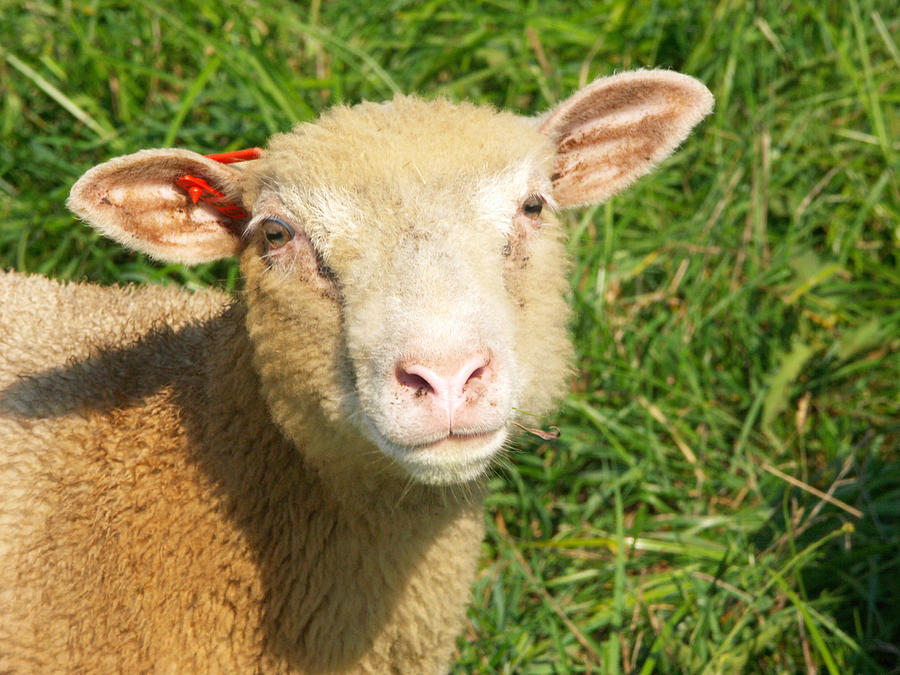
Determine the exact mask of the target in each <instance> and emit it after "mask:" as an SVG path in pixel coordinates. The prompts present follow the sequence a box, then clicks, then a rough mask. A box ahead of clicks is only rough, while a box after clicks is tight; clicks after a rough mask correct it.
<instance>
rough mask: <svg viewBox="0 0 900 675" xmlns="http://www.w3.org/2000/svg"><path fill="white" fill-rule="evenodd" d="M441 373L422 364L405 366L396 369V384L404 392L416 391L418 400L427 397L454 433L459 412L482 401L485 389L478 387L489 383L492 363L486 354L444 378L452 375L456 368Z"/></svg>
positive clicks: (477, 355)
mask: <svg viewBox="0 0 900 675" xmlns="http://www.w3.org/2000/svg"><path fill="white" fill-rule="evenodd" d="M440 370H441V371H442V372H438V370H437V369H435V368H429V367H428V366H426V365H424V364H421V363H403V364H400V365H398V366H397V371H396V375H397V382H398V383H399V384H400V387H401V389H406V390H407V391H409V390H412V391H414V392H415V396H416V398H421V397H424V396H428V397H429V398H430V399H431V401H430V405H431V406H433V408H434V409H435V410H434V413H436V414H437V415H440V416H442V417H444V418H445V420H446V423H447V424H448V425H449V427H450V429H453V426H454V422H455V421H456V418H457V411H459V409H460V408H462V407H464V406H465V405H466V404H467V403H469V404H471V403H474V402H475V401H476V400H477V399H479V398H480V397H481V394H482V392H483V391H484V387H483V386H477V385H478V384H479V383H482V382H484V381H486V380H488V379H490V376H491V374H492V367H491V359H490V357H489V356H487V355H485V354H475V355H473V356H471V357H469V358H468V359H466V360H465V361H464V362H463V363H462V365H460V366H459V367H457V368H455V371H456V372H451V374H449V375H445V374H443V373H444V372H445V371H446V370H451V371H453V370H454V367H453V366H451V367H450V368H441V369H440ZM423 403H424V402H423Z"/></svg>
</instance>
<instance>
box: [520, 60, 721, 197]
mask: <svg viewBox="0 0 900 675" xmlns="http://www.w3.org/2000/svg"><path fill="white" fill-rule="evenodd" d="M712 107H713V96H712V94H711V93H710V92H709V90H708V89H707V88H706V87H704V86H703V85H702V84H701V83H700V82H698V81H697V80H695V79H694V78H692V77H688V76H687V75H682V74H680V73H675V72H671V71H667V70H638V71H634V72H629V73H622V74H620V75H613V76H612V77H605V78H602V79H599V80H596V81H595V82H592V83H591V84H589V85H587V86H586V87H584V88H582V89H580V90H579V91H577V92H576V93H575V94H573V95H572V96H571V97H570V98H568V99H567V100H565V101H563V102H562V103H561V104H560V105H559V106H557V107H556V108H555V109H553V110H551V111H550V112H548V113H547V114H545V115H544V116H543V117H541V118H540V119H539V120H538V128H539V129H540V131H541V132H542V133H543V134H545V135H547V136H549V137H550V138H551V139H552V140H553V141H554V143H555V144H556V165H555V169H554V172H553V176H552V179H553V198H554V199H555V200H556V202H557V203H558V204H559V205H560V206H562V207H572V206H580V205H583V204H595V203H597V202H601V201H603V200H604V199H607V198H608V197H611V196H612V195H614V194H615V193H617V192H619V191H620V190H623V189H624V188H626V187H628V186H629V185H631V184H632V183H633V182H634V181H635V180H637V179H638V178H639V177H640V176H643V175H644V174H646V173H648V172H649V171H650V170H651V169H652V168H653V167H654V166H656V165H657V164H659V162H661V161H662V160H663V159H665V158H666V157H668V156H669V155H670V154H671V153H672V151H673V150H675V148H677V147H678V145H679V144H680V143H681V142H682V141H683V140H684V139H685V138H687V136H688V134H689V133H690V131H691V129H692V128H693V127H694V125H696V124H697V123H698V122H699V121H700V120H702V119H703V118H704V117H706V115H708V114H709V112H710V111H711V110H712Z"/></svg>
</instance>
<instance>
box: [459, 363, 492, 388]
mask: <svg viewBox="0 0 900 675" xmlns="http://www.w3.org/2000/svg"><path fill="white" fill-rule="evenodd" d="M490 365H491V364H490V363H485V364H484V365H481V366H478V367H477V368H476V369H475V370H473V371H472V372H471V373H469V376H468V377H467V378H466V381H465V384H469V382H471V381H472V380H478V379H480V378H482V377H484V375H485V373H486V372H487V369H488V367H489V366H490Z"/></svg>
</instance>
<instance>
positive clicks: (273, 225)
mask: <svg viewBox="0 0 900 675" xmlns="http://www.w3.org/2000/svg"><path fill="white" fill-rule="evenodd" d="M261 229H262V231H263V235H265V237H266V242H267V243H268V245H269V248H270V249H276V248H281V247H282V246H284V245H285V244H287V243H288V242H289V241H290V240H291V239H293V238H294V234H295V233H294V228H292V227H291V226H290V225H288V224H287V223H286V222H284V221H283V220H281V219H280V218H269V219H267V220H266V221H265V222H264V223H263V224H262V227H261Z"/></svg>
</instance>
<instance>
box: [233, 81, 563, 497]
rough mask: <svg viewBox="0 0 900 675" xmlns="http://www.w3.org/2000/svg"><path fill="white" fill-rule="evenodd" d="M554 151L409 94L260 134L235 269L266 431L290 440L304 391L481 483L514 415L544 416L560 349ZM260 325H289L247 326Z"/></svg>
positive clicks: (530, 134) (411, 464)
mask: <svg viewBox="0 0 900 675" xmlns="http://www.w3.org/2000/svg"><path fill="white" fill-rule="evenodd" d="M461 139H462V140H461ZM553 157H554V151H553V147H552V144H551V142H550V140H549V139H548V138H547V137H546V136H545V135H543V134H541V133H540V132H539V131H538V130H537V128H536V126H535V125H534V124H533V123H532V122H530V121H528V120H525V119H522V118H519V117H517V116H514V115H509V114H503V113H497V112H495V111H492V110H488V109H484V108H476V107H473V106H467V105H463V106H454V105H450V104H449V103H446V102H433V103H426V102H424V101H421V100H419V99H415V98H398V99H395V100H394V101H393V102H392V103H391V104H389V105H372V104H366V105H361V106H357V107H356V108H352V109H338V110H336V111H332V112H331V113H330V114H329V115H327V116H326V117H324V118H323V119H321V120H319V122H318V123H316V124H314V125H302V126H300V127H298V128H296V129H295V130H294V132H293V133H291V134H285V135H281V136H277V137H275V138H274V139H272V141H271V142H270V144H269V148H268V150H267V152H266V154H265V157H264V159H263V160H261V161H260V162H259V163H258V166H257V167H255V171H256V172H257V175H256V183H257V185H258V190H259V192H258V194H256V195H254V197H255V198H254V202H253V208H252V210H253V217H252V219H251V220H250V222H249V223H248V227H247V230H248V232H249V233H250V236H251V241H252V244H251V245H250V246H249V247H248V248H247V250H246V252H245V253H244V274H245V276H246V279H247V282H248V283H247V288H248V293H249V294H250V302H249V306H250V307H251V308H252V310H251V314H250V325H251V330H253V329H254V328H255V326H256V322H257V321H258V322H259V325H260V326H261V328H260V332H259V333H257V334H256V335H255V336H254V343H255V344H256V345H257V349H258V350H259V351H260V354H261V356H260V358H259V359H258V362H259V370H260V372H261V374H262V377H263V379H264V387H263V390H264V391H265V392H266V396H267V397H268V399H269V402H270V407H271V409H272V410H273V411H276V412H275V415H276V418H277V419H278V421H279V423H280V424H281V425H282V427H284V428H286V429H288V430H289V433H291V435H293V436H294V437H301V436H302V435H303V432H302V429H301V427H302V426H303V424H304V420H298V419H296V417H295V414H294V411H296V410H297V409H298V407H299V402H300V401H306V400H309V399H310V398H315V399H317V400H318V401H319V405H320V406H321V407H322V409H323V410H325V411H326V412H327V414H328V416H329V417H330V421H331V422H333V423H340V422H341V421H342V420H351V421H353V422H354V423H355V424H356V425H357V426H358V428H359V429H360V430H361V431H362V433H363V434H364V435H365V436H367V437H368V439H369V440H371V441H372V442H374V444H375V445H376V446H377V447H378V448H379V449H380V450H381V451H382V452H383V453H384V454H385V455H386V456H388V457H390V458H392V459H393V460H394V462H395V463H396V464H398V465H399V466H401V467H403V469H404V470H405V471H406V472H408V473H409V474H410V475H412V476H414V477H415V478H417V479H419V480H422V481H426V482H432V483H444V482H459V481H466V480H470V479H472V478H474V477H475V476H477V475H479V474H480V473H482V472H483V471H484V469H485V467H486V466H487V465H488V463H489V462H490V460H491V458H492V457H493V456H494V455H495V454H496V452H497V451H498V450H499V449H500V448H501V446H502V445H503V443H504V441H505V440H506V439H507V435H508V433H509V425H510V421H511V420H513V419H514V418H515V417H516V415H517V414H518V413H517V412H516V411H517V410H522V411H526V412H529V413H530V412H534V413H544V412H546V411H547V409H548V406H549V404H550V402H551V401H552V400H553V398H554V397H555V396H557V395H558V394H559V393H561V391H562V388H563V385H564V380H565V373H566V364H567V362H568V357H569V350H570V346H569V342H568V340H567V339H566V334H565V326H566V320H567V316H568V314H567V310H566V305H565V303H564V301H563V296H564V293H563V289H564V288H565V282H564V280H565V271H566V264H565V251H564V249H563V247H562V246H561V237H560V236H559V233H558V226H557V224H556V223H555V222H554V220H553V217H552V209H553V197H552V182H551V178H550V176H551V172H552V170H553ZM301 297H302V299H301ZM263 307H265V308H266V309H265V310H263V311H260V310H261V308H263ZM276 315H277V316H283V317H295V318H294V319H293V320H285V321H284V322H283V323H281V328H282V330H280V331H279V332H274V333H271V334H269V333H264V331H265V329H264V328H262V326H265V325H266V324H267V322H269V321H271V318H270V317H272V316H276ZM310 325H315V326H316V330H315V331H311V330H310ZM320 331H325V332H326V333H327V337H325V339H323V336H322V335H321V334H320ZM264 343H265V344H264ZM263 352H265V356H262V353H263ZM269 354H271V355H272V357H274V355H275V354H293V355H295V356H296V358H293V357H284V358H281V359H278V363H279V366H278V367H277V368H270V367H268V364H270V363H273V362H275V361H276V359H275V358H270V357H269ZM312 355H315V356H314V358H311V356H312ZM323 375H326V377H324V378H323Z"/></svg>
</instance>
